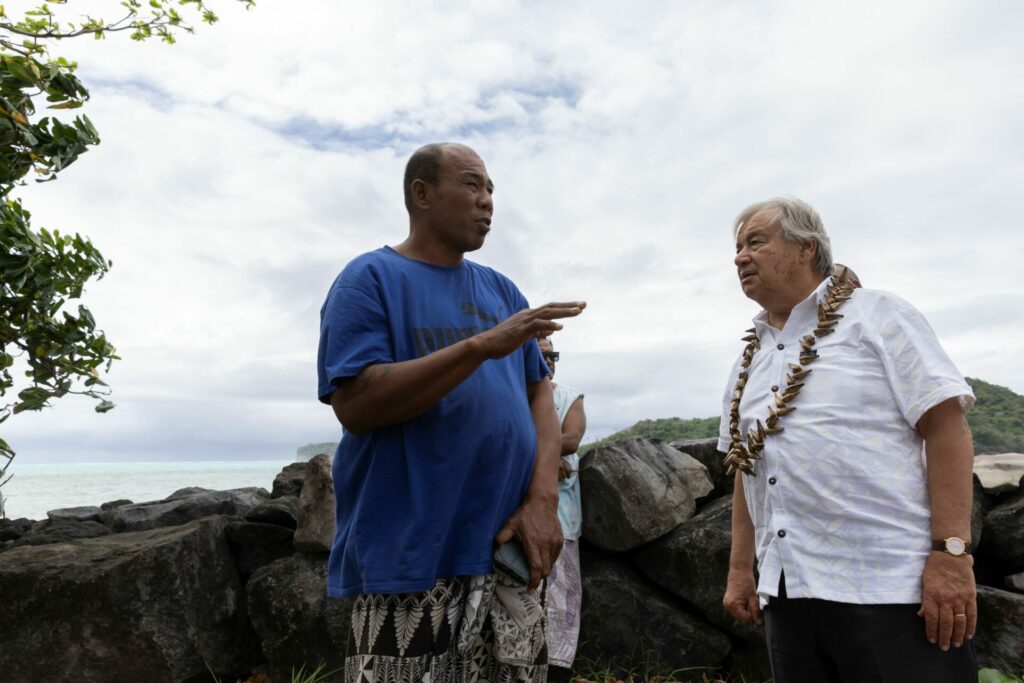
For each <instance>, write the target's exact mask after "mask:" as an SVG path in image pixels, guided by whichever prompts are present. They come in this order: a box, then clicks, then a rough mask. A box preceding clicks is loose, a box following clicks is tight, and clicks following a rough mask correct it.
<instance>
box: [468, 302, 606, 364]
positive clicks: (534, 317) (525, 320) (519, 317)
mask: <svg viewBox="0 0 1024 683" xmlns="http://www.w3.org/2000/svg"><path fill="white" fill-rule="evenodd" d="M586 307H587V302H585V301H566V302H553V303H550V304H544V305H543V306H540V307H539V308H524V309H523V310H521V311H519V312H518V313H516V314H515V315H511V316H509V317H508V318H506V319H505V320H503V321H502V322H501V323H499V324H498V325H496V326H495V327H492V328H491V329H489V330H486V331H484V332H481V333H480V334H478V335H477V336H476V342H477V343H478V344H479V346H480V349H481V351H482V352H483V353H484V355H486V356H487V357H488V358H503V357H505V356H507V355H508V354H510V353H512V352H513V351H515V350H516V349H518V348H519V347H520V346H522V345H523V344H525V343H526V342H527V341H529V340H530V339H531V338H532V337H536V336H538V335H541V336H544V335H547V334H550V333H551V332H556V331H558V330H560V329H562V325H561V323H558V322H555V321H556V320H558V319H560V318H574V317H576V316H577V315H579V314H580V313H582V312H583V309H584V308H586Z"/></svg>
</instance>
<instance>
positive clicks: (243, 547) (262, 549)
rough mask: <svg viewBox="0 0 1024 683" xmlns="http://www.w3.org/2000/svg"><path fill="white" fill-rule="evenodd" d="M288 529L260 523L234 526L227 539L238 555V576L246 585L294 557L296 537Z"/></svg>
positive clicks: (228, 530)
mask: <svg viewBox="0 0 1024 683" xmlns="http://www.w3.org/2000/svg"><path fill="white" fill-rule="evenodd" d="M294 534H295V532H294V531H293V530H291V529H289V528H287V527H283V526H278V525H276V524H261V523H259V522H232V523H231V524H229V525H228V528H227V534H226V537H227V539H228V543H229V544H230V545H231V550H232V552H233V553H234V555H235V565H236V566H237V567H238V574H239V576H240V577H241V579H242V582H243V583H245V582H246V581H248V580H249V577H250V576H252V574H253V572H255V571H256V570H257V569H259V568H260V567H263V566H265V565H268V564H270V563H271V562H273V561H275V560H280V559H281V558H282V557H288V556H289V555H291V554H292V536H293V535H294Z"/></svg>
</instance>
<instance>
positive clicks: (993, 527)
mask: <svg viewBox="0 0 1024 683" xmlns="http://www.w3.org/2000/svg"><path fill="white" fill-rule="evenodd" d="M983 534H984V539H985V540H984V543H983V545H982V547H981V550H982V552H983V553H984V555H985V556H986V557H987V558H991V559H993V560H994V561H995V562H998V563H999V565H1000V567H1001V568H1002V573H1003V574H1004V575H1005V574H1013V573H1016V572H1020V571H1024V492H1021V493H1018V494H1017V495H1015V496H1012V497H1011V498H1010V499H1009V500H1006V501H1005V502H1002V503H999V504H998V505H996V506H995V507H994V508H992V509H991V510H989V512H988V514H987V515H985V530H984V532H983Z"/></svg>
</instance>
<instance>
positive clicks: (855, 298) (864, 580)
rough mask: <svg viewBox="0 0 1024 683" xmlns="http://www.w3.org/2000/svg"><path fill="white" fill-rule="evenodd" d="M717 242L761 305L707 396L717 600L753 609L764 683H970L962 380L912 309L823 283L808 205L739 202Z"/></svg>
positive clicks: (828, 275)
mask: <svg viewBox="0 0 1024 683" xmlns="http://www.w3.org/2000/svg"><path fill="white" fill-rule="evenodd" d="M734 235H735V238H736V258H735V264H736V269H737V272H738V275H739V279H740V286H741V287H742V289H743V293H744V294H746V296H747V297H749V298H751V299H753V300H754V301H755V302H757V303H758V304H760V305H761V306H762V308H763V310H762V311H761V313H759V314H758V315H757V317H755V318H754V327H753V328H752V329H750V330H748V334H747V336H746V337H745V338H744V341H746V342H748V344H747V348H746V349H744V351H743V353H742V355H741V356H740V358H739V360H737V362H736V364H735V365H734V367H733V369H732V372H731V373H730V377H729V381H728V384H727V387H726V393H725V398H724V403H723V418H722V428H721V434H720V438H719V449H720V450H722V451H723V452H725V453H727V456H726V462H727V464H728V465H729V467H730V469H731V470H734V471H736V487H735V492H734V498H733V513H732V515H733V519H732V527H733V536H732V554H731V560H730V570H729V579H728V584H727V588H726V593H725V596H724V599H723V602H724V604H725V607H726V608H727V609H728V610H729V611H730V613H731V614H732V615H733V616H734V617H736V619H738V620H739V621H741V622H750V621H757V622H760V619H761V610H762V608H763V609H764V614H765V619H766V627H767V628H766V632H767V636H768V646H769V655H770V658H771V662H772V669H773V673H774V676H775V681H776V683H794V682H803V681H807V682H814V683H819V682H831V681H835V682H840V681H841V682H843V683H850V682H856V683H867V682H871V681H896V680H899V681H901V683H908V682H911V681H921V682H924V681H927V682H928V683H942V682H945V681H949V682H950V683H953V682H957V683H959V682H964V683H966V682H967V681H976V680H977V673H976V671H977V670H976V665H975V659H974V652H973V649H972V647H971V643H970V639H971V638H972V637H973V635H974V631H975V625H976V621H977V607H976V601H975V585H974V574H973V569H972V566H973V559H972V557H971V555H970V540H971V539H970V516H971V492H972V488H971V466H972V460H973V450H972V446H971V435H970V431H969V428H968V427H967V423H966V420H965V419H964V414H965V413H966V412H967V411H968V410H970V408H971V406H972V405H973V403H974V396H973V394H972V392H971V389H970V387H969V386H968V385H967V384H966V382H964V380H963V377H962V376H961V375H960V373H959V372H958V371H957V369H956V367H955V366H954V365H953V363H952V362H951V361H950V360H949V357H948V356H947V355H946V354H945V352H944V351H943V350H942V348H941V347H940V346H939V343H938V341H937V340H936V338H935V334H934V332H932V330H931V328H930V327H929V326H928V323H927V322H926V321H925V320H924V318H923V317H922V316H921V314H920V313H918V312H917V311H916V310H915V309H914V308H913V307H912V306H910V305H909V304H908V303H906V302H905V301H903V300H902V299H900V298H899V297H897V296H895V295H893V294H891V293H888V292H882V291H876V290H870V289H858V288H856V287H855V285H854V284H853V283H852V282H851V281H850V280H849V279H847V278H845V277H839V278H837V277H833V276H832V272H833V263H832V255H831V246H830V243H829V239H828V235H827V234H826V233H825V230H824V228H823V226H822V223H821V219H820V218H819V217H818V214H817V213H816V212H815V211H814V209H813V208H811V207H810V206H809V205H807V204H805V203H804V202H801V201H799V200H796V199H773V200H769V201H766V202H760V203H757V204H754V205H752V206H750V207H748V208H747V209H745V210H744V211H743V212H742V213H741V214H740V215H739V216H738V217H737V219H736V222H735V225H734ZM922 446H923V449H922ZM755 559H756V562H757V569H758V573H759V580H758V581H756V582H755V577H754V562H755ZM950 646H952V649H951V647H950Z"/></svg>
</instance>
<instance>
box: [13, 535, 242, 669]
mask: <svg viewBox="0 0 1024 683" xmlns="http://www.w3.org/2000/svg"><path fill="white" fill-rule="evenodd" d="M226 523H227V522H226V520H225V519H224V518H222V517H214V518H209V519H203V520H199V521H196V522H192V523H190V524H186V525H183V526H178V527H174V528H170V529H156V530H152V531H143V532H137V533H127V534H115V535H111V536H105V537H103V538H93V539H88V540H84V541H77V542H73V543H58V544H52V545H44V546H35V547H32V546H22V547H17V548H12V549H9V550H7V551H5V552H3V553H0V595H3V596H4V618H3V619H0V642H2V643H3V647H2V648H0V671H3V672H4V674H3V679H4V681H5V683H39V682H40V681H76V682H78V683H109V682H110V681H146V682H147V683H172V682H174V683H177V682H182V681H191V680H200V677H203V678H202V680H209V673H208V671H207V665H209V667H210V669H212V670H213V672H214V673H216V674H217V675H219V676H223V677H224V678H225V679H228V678H229V677H230V680H235V674H236V673H238V672H240V671H241V670H242V669H243V668H244V666H245V665H246V664H247V663H248V662H249V661H252V658H254V657H255V656H256V653H255V651H254V649H253V639H252V632H251V629H250V628H249V626H248V622H247V621H246V619H245V612H244V608H243V605H244V598H243V594H242V586H241V584H240V582H239V580H238V574H237V572H236V571H235V564H234V559H233V558H232V556H231V551H230V549H229V548H228V544H227V542H226V541H225V540H224V528H225V526H226Z"/></svg>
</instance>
